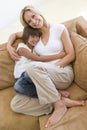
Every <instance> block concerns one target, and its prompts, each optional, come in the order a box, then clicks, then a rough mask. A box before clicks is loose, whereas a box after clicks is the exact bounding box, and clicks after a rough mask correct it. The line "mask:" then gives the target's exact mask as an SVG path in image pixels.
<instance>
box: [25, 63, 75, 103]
mask: <svg viewBox="0 0 87 130" xmlns="http://www.w3.org/2000/svg"><path fill="white" fill-rule="evenodd" d="M26 71H27V73H28V75H29V77H30V78H31V79H32V81H33V83H34V84H35V86H36V90H37V95H38V98H39V102H40V104H50V103H54V102H56V101H58V100H60V94H59V93H58V90H57V89H66V88H68V87H69V85H70V84H71V83H72V81H73V78H74V74H73V69H72V67H71V65H68V66H66V67H59V66H56V65H54V64H49V63H45V62H44V63H43V62H31V63H29V64H28V66H27V70H26Z"/></svg>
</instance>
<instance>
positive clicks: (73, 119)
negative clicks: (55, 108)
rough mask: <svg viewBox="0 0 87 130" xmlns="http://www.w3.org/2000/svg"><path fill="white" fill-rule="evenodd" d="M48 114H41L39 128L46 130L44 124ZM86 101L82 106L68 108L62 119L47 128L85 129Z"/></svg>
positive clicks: (49, 129) (86, 128) (60, 129)
mask: <svg viewBox="0 0 87 130" xmlns="http://www.w3.org/2000/svg"><path fill="white" fill-rule="evenodd" d="M49 117H50V115H47V116H41V117H40V118H39V121H40V130H47V128H45V127H44V126H45V124H46V122H47V120H48V118H49ZM86 119H87V102H86V105H85V106H83V107H73V108H69V109H68V111H67V112H66V114H65V115H64V117H63V118H62V120H61V121H60V122H59V123H57V124H56V125H54V126H52V127H50V128H48V130H87V120H86Z"/></svg>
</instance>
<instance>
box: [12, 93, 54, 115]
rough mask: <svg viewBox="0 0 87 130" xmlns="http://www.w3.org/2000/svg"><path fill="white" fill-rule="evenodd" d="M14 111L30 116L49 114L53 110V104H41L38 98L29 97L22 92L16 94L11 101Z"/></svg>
mask: <svg viewBox="0 0 87 130" xmlns="http://www.w3.org/2000/svg"><path fill="white" fill-rule="evenodd" d="M11 108H12V110H13V111H14V112H17V113H22V114H26V115H32V116H41V115H44V114H49V113H51V112H52V110H53V104H46V105H41V104H40V103H39V100H38V98H31V97H28V96H25V95H22V94H16V96H14V98H13V99H12V101H11Z"/></svg>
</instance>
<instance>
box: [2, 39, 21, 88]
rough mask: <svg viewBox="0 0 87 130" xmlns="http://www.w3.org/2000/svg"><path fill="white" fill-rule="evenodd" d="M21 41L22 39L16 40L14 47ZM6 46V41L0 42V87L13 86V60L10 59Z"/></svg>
mask: <svg viewBox="0 0 87 130" xmlns="http://www.w3.org/2000/svg"><path fill="white" fill-rule="evenodd" d="M21 41H22V39H19V40H16V41H15V43H14V48H16V47H17V45H18V43H19V42H21ZM6 46H7V43H4V44H0V89H4V88H7V87H10V86H13V85H14V83H15V79H14V76H13V71H14V64H15V62H14V61H13V60H12V59H11V57H10V55H9V53H8V51H7V48H6Z"/></svg>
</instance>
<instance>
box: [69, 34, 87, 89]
mask: <svg viewBox="0 0 87 130" xmlns="http://www.w3.org/2000/svg"><path fill="white" fill-rule="evenodd" d="M71 40H72V43H73V45H74V48H75V53H76V59H75V62H74V64H73V68H74V73H75V79H74V81H75V82H76V84H77V85H78V86H79V87H80V88H82V89H84V90H86V91H87V39H86V38H84V37H82V36H81V35H79V34H77V33H75V32H73V33H72V34H71Z"/></svg>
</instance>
